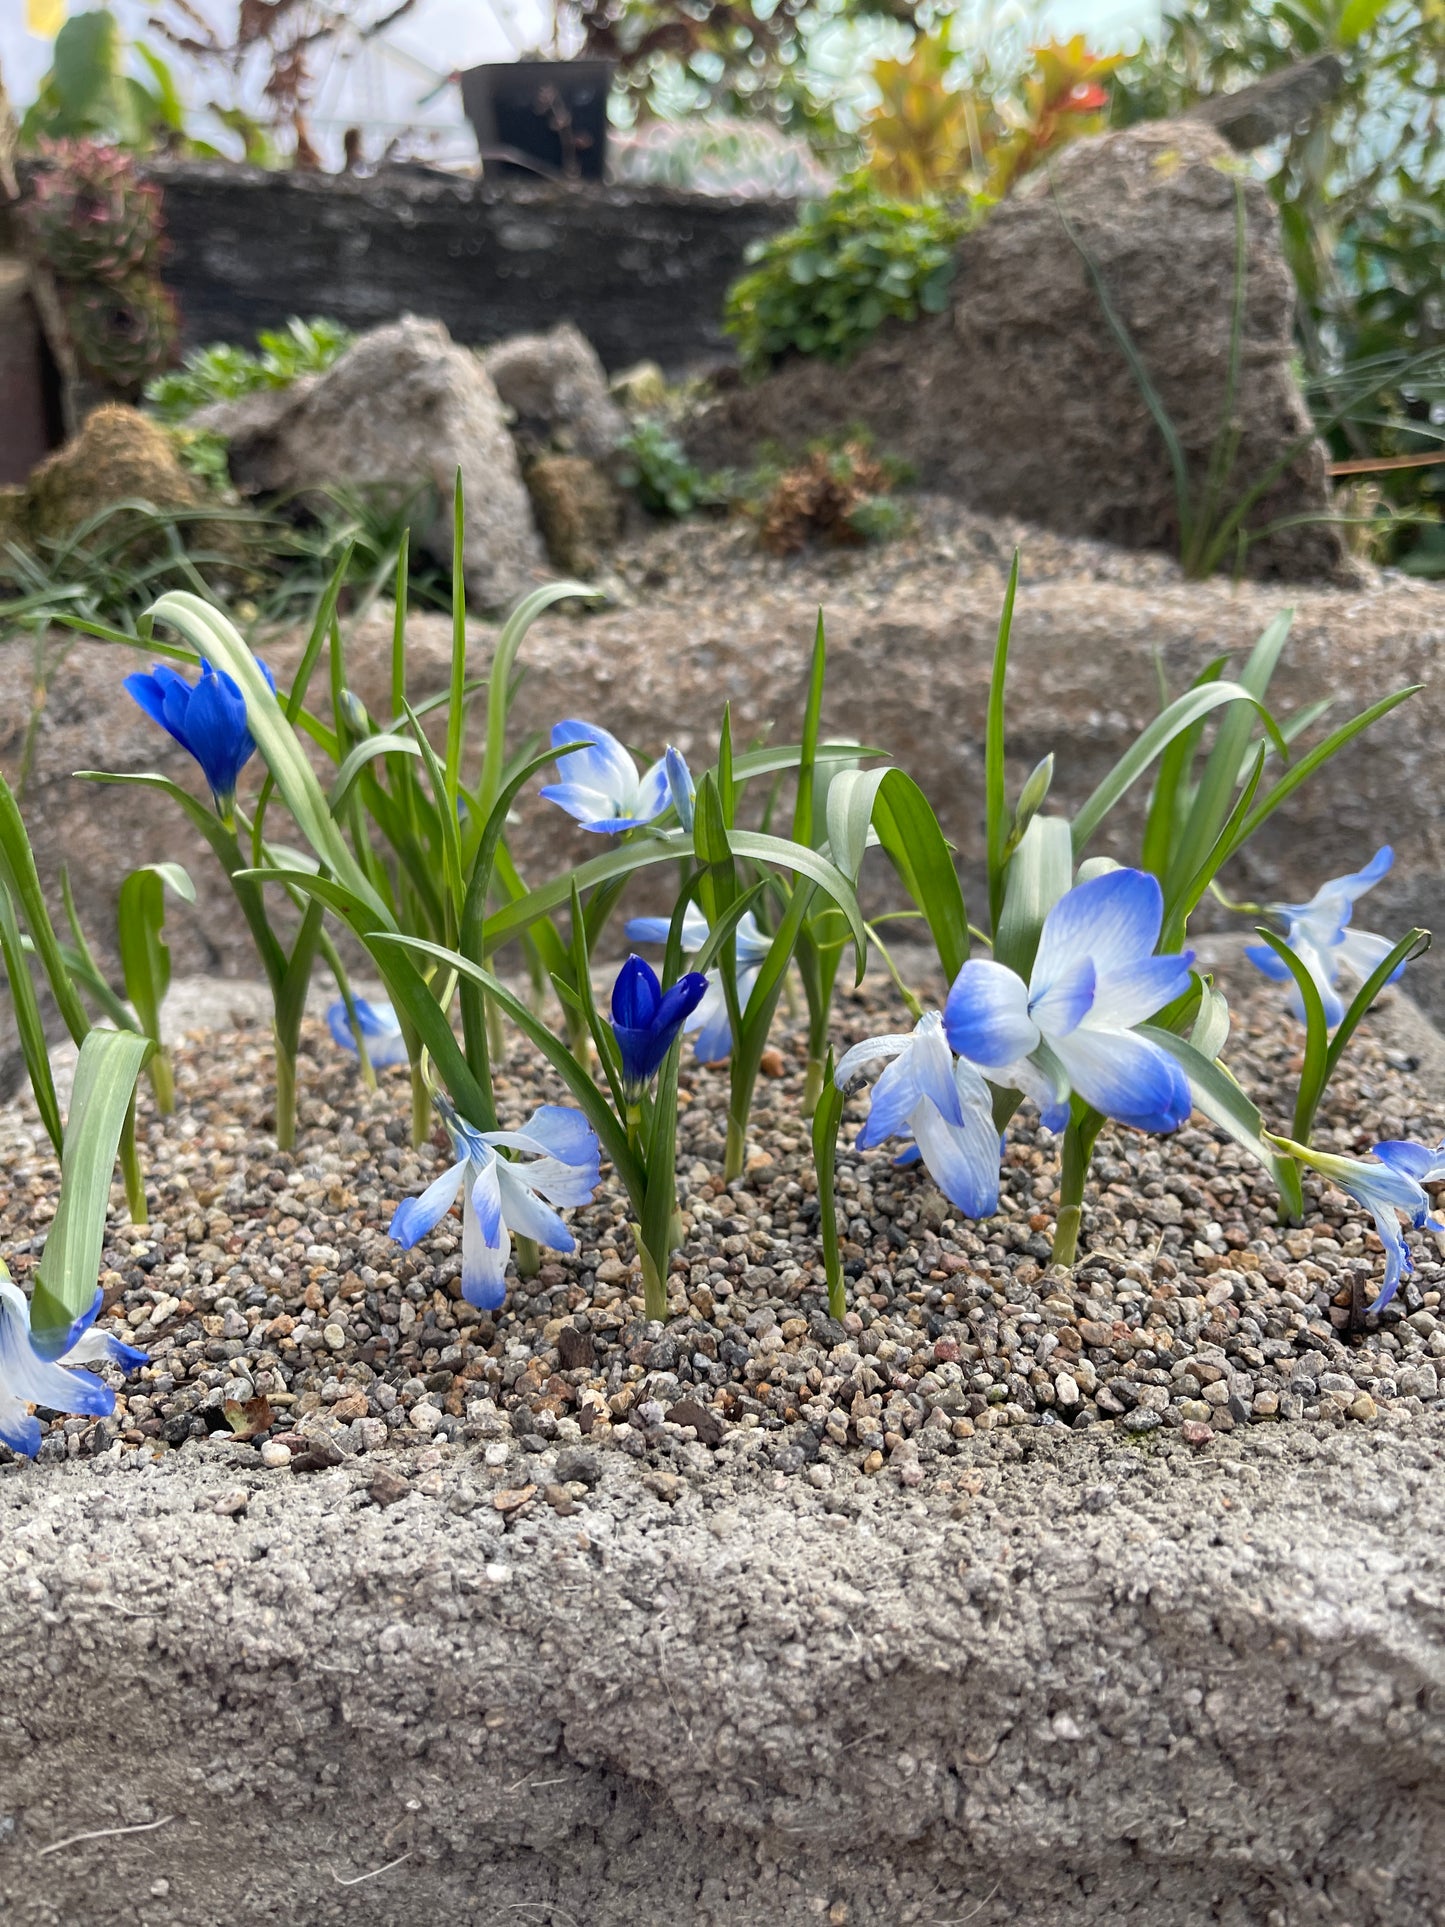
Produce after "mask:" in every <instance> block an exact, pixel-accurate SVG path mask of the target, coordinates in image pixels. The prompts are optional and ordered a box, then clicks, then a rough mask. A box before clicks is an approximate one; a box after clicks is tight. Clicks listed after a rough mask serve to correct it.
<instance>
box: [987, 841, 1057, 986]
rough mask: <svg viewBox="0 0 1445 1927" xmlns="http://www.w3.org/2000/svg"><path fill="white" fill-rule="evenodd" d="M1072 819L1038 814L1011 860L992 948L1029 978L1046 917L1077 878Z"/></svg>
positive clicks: (1010, 965) (1020, 973)
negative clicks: (1070, 831)
mask: <svg viewBox="0 0 1445 1927" xmlns="http://www.w3.org/2000/svg"><path fill="white" fill-rule="evenodd" d="M1073 874H1074V869H1073V859H1072V843H1071V840H1070V834H1069V823H1068V819H1067V818H1066V817H1062V816H1036V817H1035V818H1034V820H1033V822H1032V823H1030V825H1029V827H1028V828H1027V830H1025V832H1024V838H1023V841H1022V843H1020V844H1019V846H1018V848H1017V849H1016V850H1015V851H1014V854H1013V860H1012V862H1011V863H1010V864H1009V866H1008V883H1007V886H1006V888H1005V891H1004V900H1003V914H1002V916H1001V917H1000V918H999V921H998V931H997V934H996V936H995V938H994V946H993V954H994V958H995V960H996V961H997V962H998V963H1001V964H1007V965H1008V967H1009V969H1010V970H1016V971H1017V972H1018V974H1019V976H1020V977H1024V978H1027V976H1028V974H1029V972H1030V971H1031V970H1032V969H1033V965H1034V952H1035V951H1036V950H1037V949H1038V947H1039V932H1040V931H1041V930H1042V929H1043V927H1044V918H1045V917H1046V916H1047V915H1048V914H1049V912H1050V910H1052V909H1053V907H1054V905H1055V904H1056V903H1057V902H1058V900H1059V898H1060V897H1061V896H1063V894H1064V892H1065V891H1066V890H1067V889H1068V887H1069V885H1070V883H1071V882H1072V880H1073Z"/></svg>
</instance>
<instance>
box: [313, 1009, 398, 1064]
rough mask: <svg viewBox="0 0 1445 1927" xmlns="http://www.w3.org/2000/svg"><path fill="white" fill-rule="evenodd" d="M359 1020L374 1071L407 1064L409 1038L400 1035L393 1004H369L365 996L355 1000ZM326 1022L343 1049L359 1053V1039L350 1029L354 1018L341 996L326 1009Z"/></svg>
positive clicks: (355, 1054)
mask: <svg viewBox="0 0 1445 1927" xmlns="http://www.w3.org/2000/svg"><path fill="white" fill-rule="evenodd" d="M355 1004H356V1022H357V1025H358V1026H359V1028H360V1030H361V1034H362V1036H363V1037H364V1038H365V1040H366V1055H367V1057H368V1059H369V1060H370V1062H371V1067H372V1069H373V1070H378V1071H381V1070H385V1069H386V1068H387V1067H388V1065H391V1064H404V1063H405V1062H406V1061H407V1054H406V1039H405V1038H404V1037H403V1036H402V1034H401V1025H400V1024H399V1023H398V1022H397V1021H396V1012H395V1011H394V1010H393V1009H392V1007H391V1005H390V1004H384V1003H382V1002H380V1001H379V1000H378V1002H376V1003H374V1004H370V1003H368V1002H367V1001H366V999H365V998H364V997H358V998H356V999H355ZM326 1021H327V1023H328V1024H329V1025H330V1027H331V1035H332V1037H333V1038H334V1039H335V1041H336V1042H337V1043H338V1044H340V1046H341V1048H342V1049H343V1050H349V1051H350V1052H351V1054H352V1056H353V1057H356V1056H358V1055H359V1054H360V1053H359V1052H358V1051H357V1048H356V1038H355V1036H354V1034H353V1032H352V1029H351V1019H350V1018H349V1017H348V1016H347V1014H346V1005H345V1003H344V1002H343V1001H342V999H341V998H340V997H338V998H337V999H336V1002H335V1003H334V1004H329V1005H328V1006H327V1010H326Z"/></svg>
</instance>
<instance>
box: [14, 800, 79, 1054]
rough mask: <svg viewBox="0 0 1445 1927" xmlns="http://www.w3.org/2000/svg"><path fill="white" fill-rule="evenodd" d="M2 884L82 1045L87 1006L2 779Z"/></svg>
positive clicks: (68, 1026) (17, 812) (17, 808)
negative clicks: (67, 964)
mask: <svg viewBox="0 0 1445 1927" xmlns="http://www.w3.org/2000/svg"><path fill="white" fill-rule="evenodd" d="M0 882H3V883H4V884H5V886H6V887H7V889H8V890H9V891H10V894H11V897H12V898H13V899H14V902H15V905H16V910H17V914H18V916H19V917H20V918H21V919H23V921H24V924H25V927H26V929H27V930H28V931H29V932H30V938H31V941H32V943H33V944H34V945H35V951H36V955H37V956H38V957H39V958H40V963H41V967H42V969H43V970H44V972H45V975H46V979H47V981H48V982H49V984H50V994H51V995H52V996H53V997H54V999H55V1001H56V1003H57V1005H58V1006H59V1008H60V1015H61V1017H62V1019H63V1020H64V1023H65V1028H66V1029H67V1030H68V1031H69V1032H70V1035H71V1037H72V1039H73V1040H74V1041H75V1042H76V1043H77V1044H78V1043H79V1042H80V1041H81V1039H82V1038H83V1037H84V1036H85V1034H86V1032H87V1031H88V1030H89V1029H90V1019H89V1018H88V1017H87V1016H86V1014H85V1006H84V1005H83V1004H82V1003H81V1001H80V998H79V996H78V995H77V994H76V990H75V986H74V984H72V983H71V981H70V972H69V971H68V970H67V969H66V968H65V960H64V958H63V957H62V956H61V954H60V939H59V938H58V937H57V936H56V934H55V926H54V925H53V924H52V923H51V921H50V912H49V910H48V909H47V908H46V904H45V896H44V893H43V891H42V890H41V888H40V877H39V874H38V873H37V871H36V868H35V854H34V852H33V851H32V849H31V848H30V838H29V835H28V834H27V833H26V829H25V824H24V822H23V820H22V818H21V815H20V806H19V804H18V803H17V802H16V801H15V795H14V792H13V791H12V790H11V788H10V785H9V784H8V783H7V782H6V781H5V778H4V777H3V776H0Z"/></svg>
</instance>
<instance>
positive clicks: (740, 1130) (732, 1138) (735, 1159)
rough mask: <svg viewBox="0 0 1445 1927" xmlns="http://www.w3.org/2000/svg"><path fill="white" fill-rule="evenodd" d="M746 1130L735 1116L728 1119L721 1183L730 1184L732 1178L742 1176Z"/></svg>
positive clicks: (745, 1148)
mask: <svg viewBox="0 0 1445 1927" xmlns="http://www.w3.org/2000/svg"><path fill="white" fill-rule="evenodd" d="M747 1142H748V1129H747V1125H746V1123H745V1122H744V1120H743V1119H742V1118H740V1117H737V1116H735V1115H731V1114H730V1115H729V1117H728V1141H727V1151H726V1153H725V1155H724V1157H723V1181H724V1183H726V1184H731V1183H732V1181H733V1179H734V1178H740V1177H741V1176H742V1174H743V1155H744V1153H745V1152H746V1150H747Z"/></svg>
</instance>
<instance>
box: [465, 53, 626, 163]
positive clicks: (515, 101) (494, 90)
mask: <svg viewBox="0 0 1445 1927" xmlns="http://www.w3.org/2000/svg"><path fill="white" fill-rule="evenodd" d="M611 87H612V62H611V61H610V60H512V61H508V62H506V63H504V64H501V63H499V64H495V65H489V66H486V67H470V68H468V70H467V71H466V73H464V74H463V75H462V106H463V107H464V108H465V110H466V116H467V119H468V120H469V121H470V122H471V123H472V128H473V130H474V132H475V133H476V137H477V146H478V148H479V149H480V150H481V156H482V161H483V164H484V165H485V167H486V168H487V170H488V171H489V172H490V171H493V170H497V171H500V172H502V173H505V174H531V175H534V176H535V175H542V176H544V177H546V178H550V179H554V180H583V181H600V180H601V179H602V175H603V169H604V167H605V166H606V162H607V96H608V93H609V91H610V90H611Z"/></svg>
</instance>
